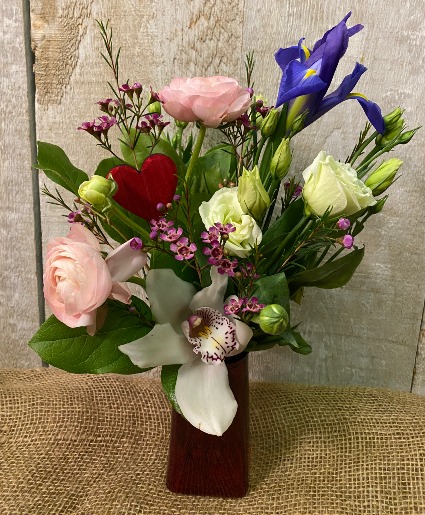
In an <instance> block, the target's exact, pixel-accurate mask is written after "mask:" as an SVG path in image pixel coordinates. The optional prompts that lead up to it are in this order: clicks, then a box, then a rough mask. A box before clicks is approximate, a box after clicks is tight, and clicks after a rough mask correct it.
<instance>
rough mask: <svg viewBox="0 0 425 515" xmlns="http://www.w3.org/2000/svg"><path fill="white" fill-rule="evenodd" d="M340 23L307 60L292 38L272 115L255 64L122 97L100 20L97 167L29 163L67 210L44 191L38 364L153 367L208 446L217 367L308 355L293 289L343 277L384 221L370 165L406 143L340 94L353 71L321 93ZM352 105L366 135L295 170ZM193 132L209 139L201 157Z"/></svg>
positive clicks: (397, 113) (351, 31)
mask: <svg viewBox="0 0 425 515" xmlns="http://www.w3.org/2000/svg"><path fill="white" fill-rule="evenodd" d="M349 16H350V13H349V14H348V15H347V16H345V18H344V19H343V20H342V21H341V22H340V23H339V24H338V25H336V26H335V27H333V28H332V29H330V30H329V31H328V32H326V33H325V34H324V36H323V37H322V38H321V39H319V40H318V41H317V42H316V43H315V44H314V46H313V47H312V49H309V48H307V46H305V44H304V40H303V39H301V40H300V41H299V42H298V44H297V45H295V46H291V47H289V48H285V49H282V48H281V49H279V50H278V51H277V53H276V61H277V64H278V65H279V66H280V68H281V70H282V79H281V82H280V85H279V87H278V91H277V98H276V102H275V103H274V105H273V106H268V105H267V102H266V101H265V100H264V99H263V98H262V97H261V96H260V95H258V94H257V91H256V90H254V89H253V82H252V76H253V70H254V58H253V55H252V54H250V55H248V56H247V58H246V81H247V82H246V84H245V85H244V86H241V85H240V84H239V83H238V82H237V81H236V80H235V79H232V78H228V77H222V76H215V77H195V78H175V79H173V80H172V81H171V83H170V84H169V85H168V86H165V87H163V88H162V89H161V90H160V91H159V92H154V91H153V90H152V89H150V90H149V91H147V90H146V87H145V86H143V85H141V84H140V83H138V82H136V83H134V84H132V85H130V82H129V81H127V82H125V83H122V81H121V80H120V76H119V51H117V52H116V51H115V49H114V47H113V41H112V31H111V29H110V27H109V24H103V23H99V28H100V33H101V36H102V38H103V42H104V46H105V49H106V51H105V53H104V54H102V55H103V58H104V59H105V61H106V63H107V65H108V66H109V67H110V69H111V71H112V75H113V79H114V82H112V83H110V87H111V92H112V94H111V98H107V99H103V100H100V101H98V102H97V104H98V106H99V108H100V111H101V113H103V114H102V115H101V116H99V117H98V118H97V120H94V121H89V122H84V123H82V124H81V126H80V127H79V128H78V129H79V130H81V131H83V132H86V133H87V134H88V135H90V136H91V137H92V138H94V141H95V142H96V143H97V145H99V146H100V147H101V148H102V149H104V150H105V151H107V152H108V153H109V157H107V158H106V159H104V160H102V161H101V162H100V163H99V165H98V167H97V169H96V171H95V173H94V175H93V176H92V177H91V178H89V176H88V175H87V174H86V173H85V172H84V171H82V170H80V169H78V168H76V167H75V166H73V165H72V164H71V162H70V160H69V159H68V158H67V156H66V155H65V153H64V152H63V150H62V149H60V148H59V147H57V146H55V145H52V144H49V143H44V142H39V143H38V163H37V167H38V168H39V169H42V170H44V172H45V174H46V175H47V177H49V178H50V179H51V180H53V181H54V182H55V183H57V184H58V185H59V186H61V187H63V188H65V189H66V190H68V191H70V192H71V193H72V194H73V195H74V197H75V200H74V201H73V204H72V205H68V203H67V202H66V201H65V200H64V198H63V197H62V195H61V194H60V193H59V191H58V190H56V191H55V192H52V191H49V190H48V189H47V188H46V187H45V188H44V193H45V194H46V195H48V196H49V197H50V201H51V202H53V203H55V204H59V205H60V206H62V207H63V208H64V209H65V210H66V211H67V215H66V216H67V221H68V223H69V225H70V230H69V233H68V235H67V236H65V237H59V238H55V239H54V240H53V241H51V242H50V243H49V245H48V247H47V257H46V261H45V274H44V294H45V299H46V302H47V305H48V307H49V308H50V309H51V311H52V312H53V315H52V316H51V317H50V318H49V319H48V320H47V321H46V322H45V323H44V324H43V325H42V326H41V328H40V329H39V331H38V332H37V333H36V334H35V336H34V337H33V338H32V339H31V341H30V346H31V347H32V348H33V349H34V350H35V351H36V352H38V354H39V355H40V356H41V357H42V359H43V360H45V361H46V362H48V363H50V364H52V365H54V366H56V367H59V368H62V369H65V370H68V371H70V372H74V373H80V372H88V373H108V372H114V373H120V374H133V373H140V372H143V371H146V370H149V369H151V368H153V367H157V366H162V371H161V379H162V384H163V387H164V391H165V393H166V395H167V397H168V398H169V400H170V401H171V403H172V405H173V407H174V408H175V409H176V410H177V411H178V412H179V413H181V414H183V416H184V417H185V418H186V419H187V420H188V421H189V422H190V423H191V424H192V425H193V426H195V427H197V428H199V429H201V430H202V431H204V432H206V433H209V434H214V435H221V434H223V433H224V432H225V431H226V429H227V428H228V427H229V426H230V424H231V422H232V420H233V418H234V416H235V413H236V410H237V403H236V401H235V399H234V396H233V393H232V391H231V389H230V388H229V383H228V375H227V368H226V364H225V360H226V358H229V357H232V356H235V355H237V354H240V353H242V352H251V351H259V350H264V349H268V348H271V347H273V346H275V345H280V346H288V347H289V348H290V349H292V350H293V351H295V352H298V353H301V354H307V353H309V352H310V351H311V347H310V345H309V344H308V343H307V342H306V341H305V340H304V339H303V337H302V336H301V334H300V333H299V332H298V331H297V330H296V328H295V327H293V325H291V320H290V303H291V301H295V302H298V303H300V302H301V300H302V296H303V291H304V289H305V288H307V287H317V288H337V287H340V286H343V285H344V284H346V283H347V281H348V280H349V279H350V278H351V276H352V275H353V273H354V271H355V269H356V268H357V266H358V265H359V263H360V262H361V260H362V257H363V254H364V248H358V247H357V246H356V242H355V240H356V236H357V235H358V234H359V233H360V231H362V230H363V228H364V225H365V222H366V221H367V220H368V219H369V218H370V217H371V216H373V215H376V214H378V213H379V212H381V210H382V209H383V207H384V204H385V202H386V200H387V195H386V194H385V192H386V190H387V189H388V187H389V186H391V184H392V183H393V182H394V181H395V179H396V178H397V172H398V170H399V168H400V166H401V164H402V161H400V160H399V159H397V158H395V157H392V158H390V159H387V160H381V159H380V158H381V157H382V156H383V155H384V154H386V153H388V152H390V151H392V150H393V149H394V148H395V147H396V146H397V145H400V144H406V143H408V142H409V141H410V140H411V138H412V137H413V136H414V134H415V132H416V130H417V129H413V130H406V129H405V123H404V120H403V111H402V110H401V109H400V108H398V107H397V108H396V109H394V110H393V111H392V112H391V113H390V114H388V115H387V116H382V114H381V110H380V108H379V107H378V105H377V104H376V103H374V102H372V101H371V100H368V99H367V98H366V97H365V96H364V95H362V94H360V93H355V92H353V89H354V88H355V87H356V85H357V82H358V81H359V79H360V77H361V76H362V74H363V73H364V72H365V71H366V68H365V67H364V66H363V65H361V64H359V63H356V64H355V66H354V69H353V72H352V73H351V74H350V75H348V76H347V77H345V78H344V79H343V80H342V82H341V84H340V85H339V86H338V87H337V88H336V89H335V90H334V91H332V92H331V93H329V88H330V85H331V82H332V79H333V77H334V73H335V70H336V68H337V66H338V63H339V61H340V59H341V58H342V57H343V56H344V54H345V52H346V50H347V46H348V43H349V39H350V38H351V37H352V36H354V35H355V34H356V33H357V32H359V31H360V30H361V29H362V26H361V25H355V26H353V27H348V26H347V21H348V18H349ZM350 99H355V100H357V102H358V103H359V104H360V107H361V108H362V109H363V111H364V113H365V115H366V117H367V119H368V121H367V123H366V126H365V129H364V130H363V131H362V132H361V133H360V136H359V138H358V141H356V142H354V144H351V146H352V151H351V152H350V150H347V154H349V157H348V158H347V159H346V160H345V161H344V162H341V161H339V160H338V159H336V158H334V157H333V156H332V155H329V154H327V153H326V152H325V151H323V150H321V151H320V152H319V153H318V155H317V157H316V159H315V160H314V161H313V163H312V164H311V165H310V166H309V167H308V168H307V169H306V170H304V171H303V172H302V174H300V173H299V172H300V170H298V169H297V167H296V164H295V163H293V164H292V165H291V144H292V140H293V139H294V138H295V137H296V135H297V134H298V133H299V132H301V131H302V130H303V129H304V128H305V127H307V126H308V125H310V124H312V123H314V122H315V121H316V120H317V119H318V118H320V117H321V116H323V115H324V114H326V113H327V112H328V111H329V110H331V109H333V108H334V107H336V106H338V105H339V104H340V103H342V102H343V101H345V100H350ZM162 113H165V114H166V115H168V117H167V116H166V115H163V114H162ZM170 120H171V121H170ZM171 123H173V125H171ZM173 127H174V130H172V128H173ZM207 131H208V132H211V131H216V132H218V133H219V134H220V135H221V141H222V142H221V143H220V144H218V145H215V146H212V147H210V148H206V144H205V143H206V142H207V139H206V140H205V141H204V138H205V135H206V133H207ZM295 139H296V138H295ZM289 177H290V178H289ZM107 250H109V252H107ZM125 283H133V285H135V286H134V287H133V290H134V291H136V290H137V292H138V293H137V294H135V295H132V294H131V292H130V290H129V288H128V286H127V285H126V284H125Z"/></svg>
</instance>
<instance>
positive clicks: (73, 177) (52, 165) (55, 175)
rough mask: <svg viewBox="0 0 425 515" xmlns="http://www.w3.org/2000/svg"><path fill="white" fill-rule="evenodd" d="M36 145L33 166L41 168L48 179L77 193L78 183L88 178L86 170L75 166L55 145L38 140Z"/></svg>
mask: <svg viewBox="0 0 425 515" xmlns="http://www.w3.org/2000/svg"><path fill="white" fill-rule="evenodd" d="M37 146H38V155H37V164H36V165H35V168H39V169H41V170H43V171H44V173H45V174H46V175H47V177H48V178H49V179H50V180H52V181H53V182H55V183H56V184H59V186H62V187H63V188H65V189H67V190H68V191H71V192H72V193H74V195H78V188H79V186H80V184H81V183H82V182H84V181H88V180H89V177H88V175H87V174H86V172H83V171H82V170H80V169H78V168H76V167H75V166H74V165H73V164H72V163H71V161H70V160H69V158H68V156H67V155H66V154H65V152H64V151H63V150H62V149H61V148H60V147H58V146H57V145H52V143H46V142H44V141H39V142H38V143H37Z"/></svg>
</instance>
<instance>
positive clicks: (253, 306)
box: [242, 297, 265, 313]
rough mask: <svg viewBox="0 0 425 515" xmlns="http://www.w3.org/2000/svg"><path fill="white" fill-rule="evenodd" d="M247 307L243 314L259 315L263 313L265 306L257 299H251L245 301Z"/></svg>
mask: <svg viewBox="0 0 425 515" xmlns="http://www.w3.org/2000/svg"><path fill="white" fill-rule="evenodd" d="M244 305H245V307H244V308H243V309H242V311H243V312H246V311H250V312H251V313H258V312H259V311H261V310H262V309H263V308H264V307H265V304H261V303H260V302H259V300H258V298H257V297H251V298H250V299H244Z"/></svg>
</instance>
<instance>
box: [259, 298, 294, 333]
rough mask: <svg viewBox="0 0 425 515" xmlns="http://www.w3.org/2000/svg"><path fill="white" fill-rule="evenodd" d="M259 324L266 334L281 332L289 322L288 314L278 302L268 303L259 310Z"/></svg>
mask: <svg viewBox="0 0 425 515" xmlns="http://www.w3.org/2000/svg"><path fill="white" fill-rule="evenodd" d="M259 324H260V327H261V329H262V330H263V331H264V332H265V333H267V334H274V335H277V334H282V333H283V332H284V331H285V329H286V328H287V327H288V324H289V315H288V313H287V311H286V309H285V308H284V307H283V306H281V305H280V304H269V305H268V306H266V307H265V308H263V309H262V310H261V311H260V316H259Z"/></svg>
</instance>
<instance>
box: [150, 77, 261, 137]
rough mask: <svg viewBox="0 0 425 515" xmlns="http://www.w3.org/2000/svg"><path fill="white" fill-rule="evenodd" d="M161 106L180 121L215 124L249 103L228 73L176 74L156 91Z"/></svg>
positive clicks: (232, 117) (236, 114)
mask: <svg viewBox="0 0 425 515" xmlns="http://www.w3.org/2000/svg"><path fill="white" fill-rule="evenodd" d="M158 96H159V99H160V100H161V102H162V103H163V107H164V110H165V111H166V112H167V113H168V114H169V115H170V116H172V117H173V118H175V119H176V120H180V121H182V122H198V121H199V122H201V123H202V124H203V125H205V126H206V127H218V126H219V125H220V123H222V122H231V121H233V120H236V118H238V117H239V116H240V115H241V114H242V113H244V112H245V111H246V110H247V109H248V108H249V106H250V105H251V95H250V92H249V91H248V90H247V89H246V88H242V87H241V86H240V85H239V83H238V82H237V81H236V80H235V79H231V78H229V77H221V76H215V77H194V78H192V79H185V78H180V77H177V78H175V79H173V80H172V81H171V83H170V85H169V86H165V88H163V89H162V90H161V91H160V92H159V93H158Z"/></svg>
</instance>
